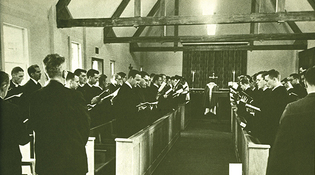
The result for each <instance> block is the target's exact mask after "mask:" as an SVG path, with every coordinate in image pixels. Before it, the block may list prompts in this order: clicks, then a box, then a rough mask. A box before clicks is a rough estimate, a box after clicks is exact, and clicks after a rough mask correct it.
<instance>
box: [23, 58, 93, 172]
mask: <svg viewBox="0 0 315 175" xmlns="http://www.w3.org/2000/svg"><path fill="white" fill-rule="evenodd" d="M43 62H44V65H45V70H46V72H47V74H48V76H49V78H50V81H49V83H48V85H47V86H45V87H43V88H42V89H40V90H38V91H36V92H35V93H34V95H33V98H32V100H31V104H30V119H29V127H30V128H31V129H32V130H33V131H34V132H35V135H36V137H35V139H36V141H35V156H36V157H35V159H36V173H37V174H45V175H56V174H64V175H73V174H76V175H84V174H86V173H87V172H88V165H87V155H86V150H85V145H86V143H87V141H88V137H89V129H90V127H89V115H88V113H87V108H86V103H85V101H84V98H83V97H82V95H80V93H77V92H76V91H73V90H71V89H68V88H66V87H64V81H65V80H64V78H63V77H62V72H63V70H64V66H65V65H64V63H65V58H64V57H62V56H60V55H58V54H50V55H47V56H46V57H45V58H44V60H43Z"/></svg>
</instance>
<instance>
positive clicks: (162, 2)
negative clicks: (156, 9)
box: [160, 0, 166, 36]
mask: <svg viewBox="0 0 315 175" xmlns="http://www.w3.org/2000/svg"><path fill="white" fill-rule="evenodd" d="M160 3H161V5H160V16H165V11H166V10H165V0H161V1H160ZM161 28H162V34H161V35H162V36H166V27H165V26H162V27H161Z"/></svg>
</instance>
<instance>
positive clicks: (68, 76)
mask: <svg viewBox="0 0 315 175" xmlns="http://www.w3.org/2000/svg"><path fill="white" fill-rule="evenodd" d="M74 76H76V75H75V74H74V73H72V72H68V74H67V77H66V81H68V80H73V79H74Z"/></svg>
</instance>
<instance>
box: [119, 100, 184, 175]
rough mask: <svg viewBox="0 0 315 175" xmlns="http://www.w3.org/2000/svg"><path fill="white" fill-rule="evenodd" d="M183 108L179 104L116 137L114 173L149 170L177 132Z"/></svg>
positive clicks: (130, 174)
mask: <svg viewBox="0 0 315 175" xmlns="http://www.w3.org/2000/svg"><path fill="white" fill-rule="evenodd" d="M184 109H185V108H183V107H181V106H179V107H178V108H177V109H176V110H175V111H173V112H171V113H168V114H166V115H165V116H163V117H161V118H160V119H158V120H157V121H155V122H154V123H153V124H152V125H150V126H148V127H146V128H144V129H142V130H141V131H139V132H137V133H136V134H134V135H132V136H131V137H129V138H116V139H115V141H116V174H117V175H147V174H152V173H153V171H154V170H155V168H156V167H157V166H158V164H159V163H160V162H161V161H162V159H163V158H164V156H165V155H166V154H167V152H168V151H169V150H170V149H171V147H172V146H173V145H174V143H175V141H176V140H177V139H178V138H179V136H180V130H181V127H182V126H183V125H182V123H181V119H182V117H183V112H184Z"/></svg>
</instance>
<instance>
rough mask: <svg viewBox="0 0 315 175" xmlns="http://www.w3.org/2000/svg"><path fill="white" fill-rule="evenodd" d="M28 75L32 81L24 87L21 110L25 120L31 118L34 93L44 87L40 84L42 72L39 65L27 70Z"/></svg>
mask: <svg viewBox="0 0 315 175" xmlns="http://www.w3.org/2000/svg"><path fill="white" fill-rule="evenodd" d="M27 73H28V75H29V76H30V79H29V80H28V81H27V83H26V84H25V85H24V86H23V94H22V96H21V108H22V110H23V115H24V119H27V118H28V117H29V116H28V114H29V103H30V99H31V97H32V95H33V93H34V92H35V91H37V90H38V89H40V88H41V87H42V86H41V85H40V83H39V82H38V81H39V80H40V78H41V70H40V68H39V66H38V65H36V64H35V65H31V66H30V67H29V68H28V69H27Z"/></svg>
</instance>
